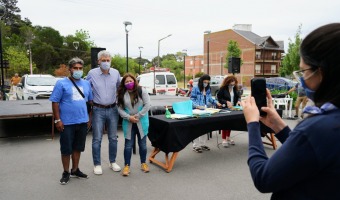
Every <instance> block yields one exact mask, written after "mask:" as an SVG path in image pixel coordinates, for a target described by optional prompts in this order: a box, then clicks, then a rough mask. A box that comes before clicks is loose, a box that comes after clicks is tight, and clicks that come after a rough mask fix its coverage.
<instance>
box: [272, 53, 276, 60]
mask: <svg viewBox="0 0 340 200" xmlns="http://www.w3.org/2000/svg"><path fill="white" fill-rule="evenodd" d="M272 59H273V60H276V52H273V53H272Z"/></svg>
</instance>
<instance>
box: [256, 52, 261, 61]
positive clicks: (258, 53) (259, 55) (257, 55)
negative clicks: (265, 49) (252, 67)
mask: <svg viewBox="0 0 340 200" xmlns="http://www.w3.org/2000/svg"><path fill="white" fill-rule="evenodd" d="M260 58H261V52H260V51H256V59H260Z"/></svg>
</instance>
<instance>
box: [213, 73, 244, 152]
mask: <svg viewBox="0 0 340 200" xmlns="http://www.w3.org/2000/svg"><path fill="white" fill-rule="evenodd" d="M237 83H238V82H237V79H236V77H235V76H228V77H226V78H224V80H223V82H222V84H221V87H220V90H219V91H218V93H217V100H218V102H220V103H221V104H222V107H227V108H233V106H236V105H240V100H241V98H240V96H239V92H238V88H237V85H238V84H237ZM230 132H231V130H222V145H223V146H224V147H228V146H229V144H231V145H235V141H234V140H232V139H230Z"/></svg>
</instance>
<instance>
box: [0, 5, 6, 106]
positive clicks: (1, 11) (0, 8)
mask: <svg viewBox="0 0 340 200" xmlns="http://www.w3.org/2000/svg"><path fill="white" fill-rule="evenodd" d="M5 14H6V8H5V6H4V5H3V4H0V20H1V18H2V17H3V16H4V15H5ZM1 31H2V30H1V27H0V56H1V59H0V60H1V61H0V62H1V94H2V99H3V100H6V95H5V79H4V58H3V54H2V53H3V52H2V34H1Z"/></svg>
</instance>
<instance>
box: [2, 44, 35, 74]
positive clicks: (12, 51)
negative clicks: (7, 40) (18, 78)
mask: <svg viewBox="0 0 340 200" xmlns="http://www.w3.org/2000/svg"><path fill="white" fill-rule="evenodd" d="M4 59H5V60H8V61H9V64H10V68H9V69H8V70H7V73H8V74H7V77H11V76H13V75H14V74H15V73H19V74H20V75H23V74H27V73H29V72H30V64H29V59H28V57H27V54H26V52H25V51H22V50H21V49H19V48H17V47H15V46H11V47H8V48H7V49H6V54H5V55H4ZM33 71H36V67H35V65H33Z"/></svg>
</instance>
